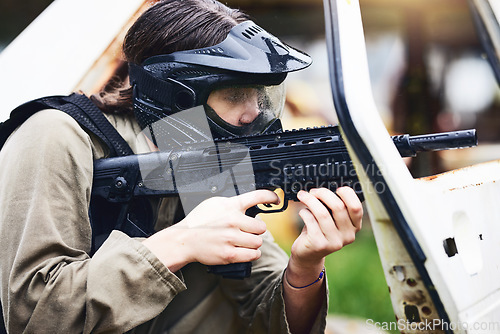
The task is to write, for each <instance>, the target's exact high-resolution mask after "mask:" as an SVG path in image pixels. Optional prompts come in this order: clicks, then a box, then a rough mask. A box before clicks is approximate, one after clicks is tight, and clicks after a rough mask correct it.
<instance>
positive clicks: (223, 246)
mask: <svg viewBox="0 0 500 334" xmlns="http://www.w3.org/2000/svg"><path fill="white" fill-rule="evenodd" d="M278 202H279V198H278V196H277V195H276V194H275V193H274V192H272V191H270V190H255V191H252V192H249V193H246V194H242V195H238V196H234V197H228V198H227V197H213V198H210V199H207V200H205V201H203V202H202V203H201V204H199V205H198V206H197V207H196V208H194V210H193V211H191V212H190V213H189V214H188V215H187V216H186V218H184V219H183V220H182V221H180V222H179V223H177V224H175V225H173V226H171V227H168V228H166V229H164V230H161V231H159V232H157V233H155V234H154V235H152V236H151V237H149V238H147V239H145V240H144V241H143V243H144V245H145V246H146V247H147V248H149V249H150V250H151V251H152V252H153V253H154V254H155V255H156V257H158V259H159V260H160V261H161V262H162V263H163V264H164V265H165V266H167V267H168V268H169V269H170V271H172V272H175V271H177V270H179V269H180V268H182V267H184V266H185V265H186V264H188V263H191V262H200V263H203V264H206V265H219V264H228V263H239V262H249V261H254V260H256V259H258V258H259V257H260V256H261V253H260V250H259V247H260V246H261V245H262V237H261V234H263V233H264V232H265V231H266V229H267V228H266V224H265V223H264V222H263V221H262V220H260V219H256V218H252V217H249V216H246V215H245V212H246V210H247V209H249V208H251V207H253V206H255V205H257V204H264V203H275V204H277V203H278Z"/></svg>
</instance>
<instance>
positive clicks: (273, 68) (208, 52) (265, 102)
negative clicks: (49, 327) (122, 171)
mask: <svg viewBox="0 0 500 334" xmlns="http://www.w3.org/2000/svg"><path fill="white" fill-rule="evenodd" d="M310 64H311V59H310V57H309V56H308V55H306V54H304V53H302V52H300V51H298V50H296V49H293V48H291V47H290V46H288V45H285V44H283V43H282V42H281V41H280V40H278V39H277V38H276V37H274V36H272V35H271V34H269V33H268V32H266V31H265V30H264V29H262V28H260V27H259V26H257V25H256V24H255V23H253V22H252V21H245V22H243V23H241V24H239V25H237V26H235V27H233V28H232V29H231V31H230V33H229V34H228V36H227V37H226V39H225V40H224V41H223V42H221V43H219V44H217V45H214V46H211V47H206V48H201V49H196V50H187V51H179V52H174V53H171V54H165V55H159V56H153V57H151V58H148V59H146V60H145V61H144V62H143V63H142V64H141V65H136V64H130V65H129V75H130V82H131V85H132V87H133V101H134V112H135V115H136V118H137V121H138V123H139V125H140V126H141V127H142V128H143V129H146V128H148V127H150V128H151V127H152V125H153V124H155V126H154V129H155V132H156V136H158V135H162V136H166V138H168V137H172V131H173V130H172V129H174V128H175V129H176V130H177V131H181V132H184V134H186V133H193V132H194V133H197V132H198V133H199V134H200V135H201V136H202V137H203V133H202V132H203V131H201V130H200V129H196V128H193V126H192V125H190V124H188V123H190V122H188V121H185V120H180V119H176V117H175V115H176V114H178V113H179V112H180V111H184V110H190V109H193V108H196V107H201V108H203V110H204V113H205V115H206V117H207V121H208V124H209V127H210V132H211V134H210V136H211V137H214V138H221V137H234V136H244V135H252V134H259V133H264V132H266V131H273V130H278V129H281V123H280V121H279V118H280V116H281V113H282V110H283V106H284V102H285V90H284V85H283V81H284V80H285V78H286V75H287V73H288V72H292V71H296V70H300V69H303V68H305V67H307V66H309V65H310ZM220 101H224V103H222V104H221V103H218V102H220ZM221 105H224V106H225V107H226V108H225V109H222V108H221ZM228 106H229V107H228ZM231 106H232V107H231ZM242 108H244V109H245V110H243V109H242ZM238 112H239V113H240V114H243V113H246V114H245V115H244V117H243V118H245V119H246V121H245V122H241V121H239V120H234V121H232V120H233V119H235V113H238ZM151 132H152V131H151Z"/></svg>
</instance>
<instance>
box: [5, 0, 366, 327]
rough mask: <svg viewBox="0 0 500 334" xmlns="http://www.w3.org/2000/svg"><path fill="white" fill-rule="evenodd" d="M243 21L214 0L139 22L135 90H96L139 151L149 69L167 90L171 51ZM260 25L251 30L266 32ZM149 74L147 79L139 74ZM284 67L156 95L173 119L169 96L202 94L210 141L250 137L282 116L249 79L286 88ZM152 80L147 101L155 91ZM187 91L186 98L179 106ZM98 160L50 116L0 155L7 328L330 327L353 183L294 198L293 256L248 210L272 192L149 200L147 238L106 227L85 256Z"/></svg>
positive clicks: (171, 3)
mask: <svg viewBox="0 0 500 334" xmlns="http://www.w3.org/2000/svg"><path fill="white" fill-rule="evenodd" d="M247 20H248V19H247V17H246V16H245V15H244V14H242V13H241V12H239V11H237V10H232V9H229V8H228V7H226V6H224V5H222V4H220V3H219V2H216V1H212V0H166V1H161V2H159V3H158V4H156V5H154V6H152V7H151V8H150V9H149V10H147V11H146V12H145V13H144V14H143V15H142V16H141V17H140V18H139V19H138V20H137V22H136V23H135V24H134V25H133V27H132V28H131V29H130V30H129V32H128V34H127V37H126V39H125V42H124V47H123V49H124V54H125V57H126V61H127V62H128V63H129V64H130V66H131V67H130V74H131V82H132V85H130V84H128V82H127V80H125V81H124V82H123V83H121V84H120V85H118V87H117V88H116V89H115V90H113V91H112V92H111V93H109V92H103V93H101V94H100V96H97V97H94V101H95V102H96V104H97V105H98V106H99V107H100V108H101V109H102V110H103V111H105V112H106V116H107V118H108V120H109V121H110V122H111V124H112V125H113V126H114V127H115V128H116V129H117V130H118V132H119V133H120V134H121V135H122V137H123V138H125V140H126V141H127V142H128V144H129V145H130V147H131V148H132V150H133V151H134V152H135V153H144V152H148V151H151V150H155V149H157V146H158V143H157V142H155V140H156V137H154V138H153V137H152V136H148V135H143V133H144V131H143V130H145V129H148V128H149V129H152V128H153V127H154V126H153V121H158V120H160V119H161V117H158V114H157V113H156V111H155V110H157V107H158V106H157V105H156V104H155V103H156V102H158V101H156V100H155V99H154V98H151V96H149V97H148V89H147V85H146V84H144V80H149V79H148V78H149V77H148V75H149V74H150V73H153V74H154V75H153V76H155V75H156V76H157V77H156V78H150V79H151V80H153V81H155V80H156V81H157V79H158V78H159V77H160V76H161V78H162V80H164V82H167V83H168V84H169V85H170V84H171V83H172V82H173V81H172V80H173V79H172V78H171V77H169V78H165V75H166V74H165V73H166V72H168V71H170V70H171V67H169V66H173V65H172V64H173V63H175V61H173V62H170V60H169V62H166V60H165V59H166V58H165V57H167V58H168V57H169V56H168V55H172V54H173V55H177V52H183V50H200V49H203V48H205V47H209V46H213V45H219V44H220V43H223V41H225V40H226V39H228V38H229V36H230V35H231V34H232V33H231V32H233V33H234V32H235V31H237V30H238V29H240V28H241V27H242V25H241V24H245V22H246V21H247ZM255 29H256V30H255V34H257V35H259V34H263V35H262V36H267V35H265V32H262V31H260V30H258V29H257V28H255ZM233 35H234V34H233ZM240 37H241V36H240ZM249 40H250V38H249ZM263 40H265V41H266V42H269V43H271V44H269V43H268V44H266V45H268V46H269V49H273V48H274V46H277V45H281V44H279V42H278V41H276V40H274V39H273V38H272V37H265V38H264V39H263ZM257 42H258V41H257ZM257 42H256V43H257ZM225 45H226V44H225ZM283 48H285V46H283ZM291 52H292V51H291ZM163 55H167V56H163ZM155 56H160V59H158V58H154V57H155ZM162 57H163V58H162ZM292 58H293V57H292ZM295 58H296V59H298V62H299V63H300V62H301V61H302V62H303V59H302V60H301V59H299V58H300V56H298V55H297V56H296V57H295ZM295 58H294V59H295ZM151 59H152V60H151ZM167 63H168V64H170V65H168V64H167ZM165 64H167V65H168V66H167V65H165ZM163 65H165V66H167V67H168V69H167V70H165V69H164V68H163V67H162V66H163ZM251 65H252V66H253V64H251ZM176 66H177V65H176ZM190 66H195V64H191V65H190ZM252 66H251V67H252ZM302 67H303V66H302ZM271 68H272V66H271ZM143 69H145V70H146V72H147V73H145V75H146V77H147V79H144V77H142V76H141V75H142V74H141V73H143V72H144V71H143ZM226 70H227V69H223V70H221V71H222V72H223V74H224V75H226V74H228V73H229V72H230V73H233V74H235V73H236V74H237V78H236V79H238V80H239V79H240V78H241V77H240V75H241V73H245V72H238V71H234V70H232V69H229V70H227V71H229V72H226ZM155 71H156V72H155ZM162 71H163V72H162ZM280 71H281V70H279V71H278V70H276V71H273V70H271V72H272V73H266V74H264V75H261V74H255V75H253V74H252V73H245V74H244V76H245V78H248V80H249V81H246V82H247V83H251V85H249V86H245V87H242V88H241V87H239V86H237V85H236V86H234V87H236V88H234V87H233V86H228V84H229V83H230V82H232V81H231V80H233V79H232V78H233V77H232V76H231V75H230V76H229V77H231V80H229V79H228V80H229V81H227V82H226V85H223V86H220V87H215V86H214V87H212V88H213V89H211V90H210V91H204V90H203V88H202V87H201V86H200V87H201V88H199V90H198V91H194V90H191V89H190V88H189V87H188V88H189V89H188V91H189V92H191V93H189V94H191V95H189V94H187V95H186V94H184V93H182V94H181V93H179V91H176V90H175V89H177V88H179V87H181V88H182V87H185V86H186V84H184V83H183V82H182V80H181V79H179V80H180V81H175V80H174V81H175V85H177V86H172V87H174V88H175V87H177V88H175V89H174V88H172V87H170V86H168V87H167V86H165V87H166V88H165V89H168V92H169V94H166V95H168V97H172V96H174V97H182V100H181V101H177V102H176V103H172V101H171V99H167V98H166V97H165V96H159V97H158V99H165V100H164V101H161V102H163V103H161V107H162V108H163V109H162V110H166V112H165V113H166V114H171V113H174V110H173V108H174V107H166V106H165V104H168V103H170V104H172V105H173V106H175V108H177V109H185V108H181V107H186V108H187V107H188V106H195V105H198V104H199V103H200V101H202V103H203V104H204V106H205V109H206V110H207V115H209V117H208V118H209V121H210V122H211V123H210V124H211V125H213V127H212V130H213V129H215V130H214V135H217V131H219V130H220V131H223V132H224V133H222V135H225V134H226V132H227V131H236V132H238V131H240V130H241V129H245V131H246V130H252V131H254V130H255V128H256V126H255V124H257V125H258V128H259V131H265V130H266V129H267V128H269V126H271V125H273V124H275V123H274V122H275V121H276V116H277V115H276V113H273V112H270V113H268V114H267V115H268V116H265V115H266V112H264V111H262V109H261V105H262V103H260V102H258V100H259V99H258V98H256V95H255V94H256V91H255V90H252V89H253V88H251V87H255V84H257V83H258V81H259V80H264V81H266V80H267V78H271V79H272V80H271V81H270V82H265V83H264V85H267V84H269V83H273V84H274V83H276V84H280V83H281V81H283V79H284V76H285V75H282V73H281V72H282V71H281V72H280ZM215 72H216V75H220V74H221V72H219V71H218V70H217V71H215ZM215 72H214V73H215ZM278 72H279V73H278ZM169 73H170V72H169ZM190 73H191V72H190ZM143 74H144V73H143ZM177 74H178V73H177ZM212 74H213V73H212ZM212 74H210V75H209V77H210V78H212ZM278 77H279V78H278ZM195 79H196V78H191V79H189V80H187V81H186V82H192V80H195ZM236 79H235V80H236ZM190 80H191V81H190ZM207 80H208V79H207ZM156 81H155V82H156ZM253 81H255V82H253ZM274 81H276V82H274ZM158 84H159V85H163V83H158ZM157 87H158V86H155V85H154V86H153V91H152V92H151V93H150V95H154V94H156V93H158V88H157ZM169 87H170V88H169ZM170 90H172V91H170ZM155 91H156V93H155ZM172 92H177V93H176V94H173V93H172ZM160 93H161V92H160ZM160 93H158V94H160ZM160 95H161V94H160ZM186 96H187V97H190V98H192V101H191V100H189V101H188V103H185V98H186ZM227 96H229V98H227ZM235 96H238V98H237V99H235ZM270 96H271V95H265V96H264V97H263V99H262V100H263V101H267V100H268V99H270ZM155 101H156V102H155ZM181 102H182V103H181ZM179 105H181V106H180V107H179ZM256 105H257V107H256ZM148 108H149V109H148ZM256 109H259V110H257V111H256ZM175 111H177V110H175ZM174 114H175V113H174ZM210 115H212V116H210ZM260 115H264V116H265V117H264V116H262V117H261V116H260ZM269 115H271V116H269ZM153 116H154V117H153ZM167 116H168V115H167ZM151 117H152V118H153V119H151ZM261 119H265V120H266V121H265V122H261ZM257 120H258V121H259V122H257ZM217 129H218V130H217ZM153 139H155V140H153ZM106 154H107V150H106V147H104V146H103V145H102V143H101V142H99V140H97V139H96V138H95V136H93V135H92V134H90V133H88V132H87V131H86V130H85V129H83V128H82V127H80V126H79V125H78V124H77V123H76V122H75V120H74V119H72V118H71V117H69V116H68V115H66V114H64V113H62V112H60V111H57V110H43V111H40V112H38V113H36V114H35V115H34V116H32V117H30V118H29V119H28V120H27V121H26V122H25V123H24V124H23V125H22V126H21V127H20V128H19V129H18V130H17V131H16V132H15V133H13V134H12V135H11V136H10V138H9V139H8V141H7V142H6V144H5V145H4V147H3V149H2V150H1V151H0V165H1V166H2V168H1V169H0V238H1V242H2V255H1V256H2V260H1V274H0V280H1V284H2V290H1V301H2V306H3V313H4V318H5V321H6V327H7V329H8V330H9V331H10V332H12V333H18V332H23V331H24V332H30V333H31V332H36V333H55V332H64V333H73V332H75V333H77V332H78V333H79V332H85V333H90V332H113V333H122V332H126V331H131V332H135V333H161V332H168V333H181V332H182V333H206V332H209V331H214V332H217V333H240V332H248V333H266V332H268V333H288V332H292V333H307V332H314V333H320V332H323V331H324V327H325V317H326V311H327V306H326V294H327V292H326V282H325V280H326V279H325V277H324V257H325V256H326V255H328V254H330V253H332V252H334V251H337V250H339V249H341V248H342V247H343V246H344V245H346V244H349V243H351V242H353V241H354V235H355V233H356V232H357V231H358V230H359V229H360V227H361V216H362V209H361V204H360V202H359V200H358V198H357V196H356V195H355V193H354V192H353V191H352V189H350V188H345V187H343V188H339V189H338V190H337V192H336V194H335V193H332V192H331V191H329V190H327V189H313V190H311V191H309V192H305V191H301V192H300V193H299V194H298V198H299V200H300V201H301V202H302V203H303V204H304V205H305V207H306V209H304V210H302V211H301V213H300V216H301V217H302V219H303V220H304V223H305V227H304V229H303V231H302V233H301V234H300V236H299V237H298V238H297V240H296V241H295V243H294V244H293V246H292V249H291V256H290V259H288V258H287V257H286V256H285V254H284V253H283V252H282V251H281V250H280V249H279V248H278V247H277V245H276V244H274V243H273V241H272V238H271V236H270V235H269V234H268V233H266V226H265V224H264V223H263V222H262V221H260V220H258V219H256V218H252V217H248V216H246V215H245V212H246V210H247V209H248V208H251V207H253V206H254V205H257V204H262V203H276V202H277V201H278V199H277V197H276V195H275V194H274V193H272V192H270V191H266V190H256V191H253V192H249V193H246V194H242V195H238V196H233V197H214V198H210V199H207V200H205V201H203V202H202V203H201V204H199V205H198V206H196V207H195V208H194V209H193V210H192V211H191V212H189V213H188V214H187V215H186V216H185V217H184V215H183V214H182V212H180V210H179V203H178V201H176V200H168V201H167V200H163V201H161V202H160V203H156V202H155V203H154V208H155V212H154V214H155V216H156V217H157V221H156V230H157V232H156V233H155V234H153V235H152V236H150V237H148V238H146V239H136V238H130V237H128V236H127V235H125V234H124V233H121V232H119V231H114V232H112V233H111V235H110V236H109V237H108V238H107V239H106V240H105V241H104V243H103V244H102V246H101V247H100V248H99V249H98V250H97V252H96V253H95V254H93V255H92V256H90V255H89V254H90V252H91V246H92V231H91V226H90V219H89V214H88V207H89V205H90V193H91V188H92V172H93V170H92V168H93V160H94V159H99V158H102V157H105V156H106ZM330 211H331V212H332V214H330ZM174 223H175V224H174ZM248 261H253V268H252V275H251V277H249V278H246V279H244V280H230V279H223V278H221V277H219V276H215V275H212V274H209V273H207V272H206V268H205V265H224V264H228V263H239V262H248Z"/></svg>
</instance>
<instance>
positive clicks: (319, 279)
mask: <svg viewBox="0 0 500 334" xmlns="http://www.w3.org/2000/svg"><path fill="white" fill-rule="evenodd" d="M285 271H286V269H285ZM323 277H325V268H324V267H323V270H321V272H320V273H319V277H318V278H317V279H316V280H315V281H314V282H312V283H310V284H307V285H304V286H293V285H291V284H290V282H288V280H287V279H286V276H285V281H286V283H287V284H288V285H289V286H291V287H292V288H294V289H304V288H307V287H310V286H311V285H313V284H316V283H318V282H319V281H321V280H322V279H323Z"/></svg>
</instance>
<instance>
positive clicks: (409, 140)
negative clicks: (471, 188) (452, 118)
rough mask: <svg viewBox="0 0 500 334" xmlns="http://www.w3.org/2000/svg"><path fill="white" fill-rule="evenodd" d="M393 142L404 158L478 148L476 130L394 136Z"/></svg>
mask: <svg viewBox="0 0 500 334" xmlns="http://www.w3.org/2000/svg"><path fill="white" fill-rule="evenodd" d="M392 140H393V141H394V145H396V147H397V148H398V150H399V153H400V154H401V156H402V157H414V156H416V155H417V153H418V152H426V151H441V150H450V149H456V148H465V147H473V146H476V145H477V134H476V130H475V129H470V130H460V131H451V132H440V133H434V134H427V135H419V136H410V135H408V134H404V135H398V136H393V137H392Z"/></svg>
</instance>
